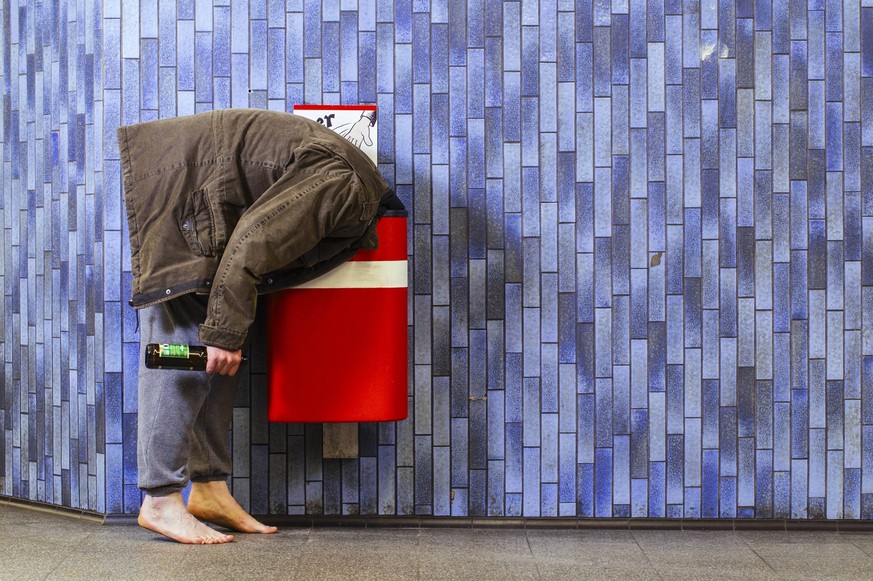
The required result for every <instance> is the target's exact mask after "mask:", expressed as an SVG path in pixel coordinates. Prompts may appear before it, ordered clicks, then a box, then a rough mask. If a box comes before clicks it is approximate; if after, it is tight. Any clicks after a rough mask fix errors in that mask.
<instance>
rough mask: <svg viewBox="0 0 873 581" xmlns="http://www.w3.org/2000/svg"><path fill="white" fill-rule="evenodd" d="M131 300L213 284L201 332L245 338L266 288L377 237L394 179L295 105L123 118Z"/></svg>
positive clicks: (206, 337)
mask: <svg viewBox="0 0 873 581" xmlns="http://www.w3.org/2000/svg"><path fill="white" fill-rule="evenodd" d="M118 142H119V147H120V151H121V162H122V171H123V178H124V193H125V202H126V205H127V218H128V226H129V230H130V250H131V271H132V273H133V287H132V300H131V304H132V305H133V306H134V307H136V308H142V307H146V306H149V305H153V304H156V303H159V302H162V301H166V300H169V299H172V298H173V297H177V296H180V295H183V294H186V293H201V294H209V307H208V311H207V318H206V321H204V323H203V325H201V326H200V339H201V341H203V342H204V343H206V344H207V345H215V346H218V347H222V348H225V349H238V348H239V347H240V346H241V345H242V343H243V341H244V340H245V337H246V334H247V332H248V327H249V325H250V324H251V322H252V320H253V319H254V315H255V306H256V301H257V294H258V293H259V292H261V293H263V292H271V291H275V290H280V289H282V288H287V287H289V286H293V285H294V284H299V283H300V282H303V281H305V280H309V279H311V278H314V277H315V276H318V275H319V274H321V273H323V272H325V271H326V270H328V269H330V268H332V267H334V266H336V265H337V264H339V263H340V262H342V261H344V260H346V259H348V258H350V257H351V256H352V255H353V254H354V253H355V251H357V249H359V248H375V247H376V245H377V243H378V241H377V239H376V234H375V224H376V220H377V219H378V215H380V214H377V210H378V209H379V206H380V201H381V199H382V197H383V195H385V194H386V192H389V193H390V190H389V188H388V185H387V184H386V183H385V181H384V180H383V179H382V177H381V176H380V175H379V172H378V171H377V169H376V168H375V166H374V165H373V163H372V162H371V161H370V160H369V158H367V157H366V156H365V155H364V154H363V153H362V152H361V151H360V150H359V149H358V148H357V147H355V146H354V145H352V144H351V143H349V142H347V141H346V140H345V139H343V138H342V137H341V136H339V135H337V134H336V133H334V132H333V131H331V130H329V129H326V128H324V127H322V126H321V125H319V124H318V123H315V122H313V121H310V120H307V119H304V118H303V117H300V116H295V115H291V114H287V113H279V112H274V111H265V110H258V109H228V110H219V111H211V112H208V113H201V114H197V115H192V116H189V117H179V118H175V119H163V120H159V121H151V122H147V123H140V124H137V125H131V126H127V127H121V128H120V129H119V130H118Z"/></svg>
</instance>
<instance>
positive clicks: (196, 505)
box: [188, 480, 278, 534]
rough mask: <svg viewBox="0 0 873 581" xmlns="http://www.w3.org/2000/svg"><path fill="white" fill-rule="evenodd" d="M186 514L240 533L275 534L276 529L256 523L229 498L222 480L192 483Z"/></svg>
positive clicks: (225, 484)
mask: <svg viewBox="0 0 873 581" xmlns="http://www.w3.org/2000/svg"><path fill="white" fill-rule="evenodd" d="M188 512H190V513H191V514H193V515H194V516H195V517H197V518H199V519H200V520H205V521H208V522H211V523H215V524H217V525H221V526H223V527H227V528H229V529H233V530H236V531H239V532H241V533H262V534H270V533H275V532H276V531H277V530H278V529H277V528H276V527H270V526H267V525H265V524H263V523H260V522H258V521H257V520H255V519H254V518H252V516H251V515H250V514H249V513H247V512H246V511H244V510H243V508H242V507H241V506H240V505H239V503H237V501H236V499H234V497H233V496H231V494H230V491H229V490H228V489H227V482H225V481H224V480H213V481H211V482H194V483H192V484H191V494H190V495H189V496H188Z"/></svg>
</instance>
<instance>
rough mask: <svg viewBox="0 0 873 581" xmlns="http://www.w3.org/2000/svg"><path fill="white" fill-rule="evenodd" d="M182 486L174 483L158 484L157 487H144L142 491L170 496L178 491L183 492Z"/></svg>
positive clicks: (151, 494) (150, 494)
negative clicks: (168, 484) (167, 484)
mask: <svg viewBox="0 0 873 581" xmlns="http://www.w3.org/2000/svg"><path fill="white" fill-rule="evenodd" d="M182 488H183V487H182V486H178V485H175V484H172V485H170V486H158V487H157V488H143V489H142V491H143V492H145V493H146V494H148V495H149V496H169V495H171V494H175V493H177V492H182Z"/></svg>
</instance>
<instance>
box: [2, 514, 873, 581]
mask: <svg viewBox="0 0 873 581" xmlns="http://www.w3.org/2000/svg"><path fill="white" fill-rule="evenodd" d="M0 579H15V580H19V579H210V580H213V579H306V580H314V579H378V580H380V581H381V580H387V579H475V580H477V581H478V580H484V579H499V580H501V581H502V580H506V579H622V580H623V579H694V580H699V579H792V580H793V579H852V580H856V579H873V534H869V533H830V532H742V531H738V532H731V531H669V530H633V531H631V530H620V531H609V530H584V531H582V530H580V531H577V530H531V529H528V530H523V529H436V528H422V529H413V528H409V529H352V528H347V529H344V528H314V529H307V528H286V529H284V530H281V531H280V532H279V533H278V534H276V535H268V536H258V535H238V536H237V540H236V541H235V542H233V543H230V544H228V545H221V546H208V547H199V546H186V545H179V544H177V543H173V542H170V541H166V540H163V539H161V538H160V537H158V536H157V535H155V534H153V533H150V532H149V531H146V530H144V529H141V528H139V527H137V526H135V525H112V526H107V525H101V524H99V523H98V522H92V521H88V520H84V519H81V518H72V517H69V516H65V515H59V514H54V513H47V512H42V511H37V510H32V509H28V508H21V507H17V506H8V505H0Z"/></svg>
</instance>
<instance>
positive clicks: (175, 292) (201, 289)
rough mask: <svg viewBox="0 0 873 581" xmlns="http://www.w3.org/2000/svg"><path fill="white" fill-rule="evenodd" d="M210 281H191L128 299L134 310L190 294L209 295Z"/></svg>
mask: <svg viewBox="0 0 873 581" xmlns="http://www.w3.org/2000/svg"><path fill="white" fill-rule="evenodd" d="M211 284H212V281H209V280H192V281H188V282H185V283H182V284H177V285H174V286H172V287H170V288H167V289H165V290H161V291H152V292H149V293H137V294H134V295H133V296H132V297H131V299H130V306H132V307H133V308H135V309H144V308H145V307H151V306H153V305H157V304H159V303H164V302H167V301H169V300H172V299H175V298H176V297H180V296H182V295H187V294H191V293H201V294H209V286H210V285H211Z"/></svg>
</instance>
